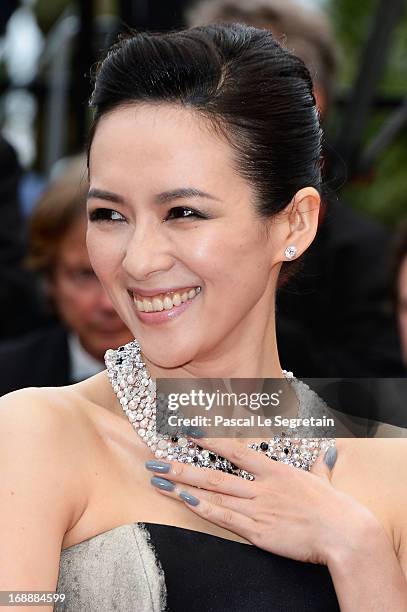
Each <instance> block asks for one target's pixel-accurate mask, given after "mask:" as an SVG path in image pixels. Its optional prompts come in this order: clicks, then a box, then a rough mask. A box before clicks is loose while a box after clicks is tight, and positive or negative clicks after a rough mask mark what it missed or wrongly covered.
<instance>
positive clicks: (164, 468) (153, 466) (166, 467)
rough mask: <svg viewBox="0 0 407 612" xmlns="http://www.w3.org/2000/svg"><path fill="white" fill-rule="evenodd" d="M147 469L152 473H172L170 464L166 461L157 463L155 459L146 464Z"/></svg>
mask: <svg viewBox="0 0 407 612" xmlns="http://www.w3.org/2000/svg"><path fill="white" fill-rule="evenodd" d="M144 465H145V467H146V468H147V469H148V470H151V471H152V472H159V473H160V474H167V473H168V472H169V471H170V467H171V466H170V464H169V463H166V462H165V461H156V460H155V459H150V460H149V461H146V462H145V464H144Z"/></svg>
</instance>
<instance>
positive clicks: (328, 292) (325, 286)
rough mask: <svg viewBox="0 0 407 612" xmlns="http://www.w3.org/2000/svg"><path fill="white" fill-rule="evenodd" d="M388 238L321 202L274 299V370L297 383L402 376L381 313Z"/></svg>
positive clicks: (395, 344)
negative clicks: (297, 260) (316, 221)
mask: <svg viewBox="0 0 407 612" xmlns="http://www.w3.org/2000/svg"><path fill="white" fill-rule="evenodd" d="M388 238H389V236H388V234H387V232H386V230H385V229H384V228H382V226H381V225H379V224H378V223H376V222H374V221H373V220H371V219H369V218H368V217H366V216H364V215H362V214H360V213H358V212H356V211H354V210H352V209H350V208H348V207H347V206H345V205H344V204H342V203H341V202H338V201H333V202H329V204H328V208H327V213H326V216H325V218H324V220H323V221H322V224H321V226H320V228H319V229H318V233H317V236H316V238H315V240H314V242H313V243H312V244H311V246H310V247H309V249H308V250H307V251H306V252H305V254H304V256H303V267H302V269H301V270H300V271H299V272H298V273H297V274H296V275H295V276H294V278H293V279H291V280H290V281H289V282H288V283H287V285H286V286H283V287H282V288H281V289H279V291H278V293H277V304H276V308H277V317H276V320H277V340H278V345H279V353H280V360H281V364H282V366H283V367H284V368H287V369H289V370H292V371H293V372H294V374H295V375H296V376H298V377H338V376H339V377H397V376H404V375H405V368H404V366H403V364H402V361H401V354H400V343H399V339H398V335H397V330H396V325H395V322H394V320H393V318H392V317H391V315H390V314H389V313H388V312H387V310H386V297H387V294H386V291H387V278H386V258H387V252H388Z"/></svg>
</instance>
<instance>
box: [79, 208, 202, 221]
mask: <svg viewBox="0 0 407 612" xmlns="http://www.w3.org/2000/svg"><path fill="white" fill-rule="evenodd" d="M190 217H192V218H195V219H207V218H208V217H207V216H206V215H204V214H202V213H200V212H198V211H197V210H194V209H193V208H187V207H186V206H175V207H174V208H171V209H170V210H169V211H168V214H167V216H166V218H165V220H172V219H174V220H176V219H187V218H190ZM89 221H92V222H98V221H99V222H101V221H104V222H111V223H112V222H116V221H119V222H121V223H122V222H123V221H126V218H125V217H123V215H121V214H120V213H119V212H117V211H116V210H112V209H110V208H95V210H92V211H91V212H90V213H89Z"/></svg>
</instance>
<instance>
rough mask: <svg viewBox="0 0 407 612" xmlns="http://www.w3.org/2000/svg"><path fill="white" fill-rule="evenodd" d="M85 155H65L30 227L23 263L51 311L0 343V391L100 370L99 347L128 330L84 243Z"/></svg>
mask: <svg viewBox="0 0 407 612" xmlns="http://www.w3.org/2000/svg"><path fill="white" fill-rule="evenodd" d="M87 189H88V184H87V179H86V160H85V158H84V157H83V156H78V157H76V158H73V159H70V160H68V161H67V163H66V166H65V169H64V170H63V171H62V173H61V174H60V176H58V177H57V178H56V179H55V180H53V181H52V182H51V184H50V186H49V187H48V189H47V190H46V191H45V192H44V194H43V196H42V197H41V198H40V200H39V202H38V204H37V206H36V208H35V210H34V212H33V215H32V218H31V219H30V228H29V258H28V264H29V267H30V268H31V269H33V270H35V271H36V272H37V273H39V275H40V276H41V278H42V283H43V290H44V294H45V295H46V297H47V299H48V302H49V304H50V308H51V309H52V311H53V313H55V317H54V318H53V320H52V322H51V323H50V324H49V325H47V326H45V327H41V328H40V329H37V330H36V331H34V332H32V333H30V334H28V335H25V336H22V337H21V338H18V339H16V340H13V341H11V340H10V341H7V342H3V343H2V344H1V345H0V370H1V375H0V394H1V395H4V394H6V393H9V392H10V391H14V390H16V389H21V388H23V387H30V386H61V385H67V384H70V383H73V382H77V381H80V380H84V379H86V378H88V377H89V376H92V375H94V374H96V373H97V372H99V371H101V370H103V369H104V359H103V358H104V353H105V351H106V350H107V349H108V348H111V347H112V346H115V347H118V346H119V345H121V344H124V343H126V342H128V341H129V340H130V339H131V334H130V332H129V331H128V329H127V327H126V326H125V324H124V323H123V322H122V320H121V319H120V318H119V316H118V315H117V313H116V311H115V309H114V308H113V305H112V303H111V301H110V299H109V298H108V296H107V295H106V293H105V291H104V289H103V287H102V286H101V284H100V282H99V280H98V278H97V277H96V275H95V274H94V272H93V270H92V267H91V264H90V261H89V256H88V252H87V248H86V226H87V219H86V206H85V201H86V195H87Z"/></svg>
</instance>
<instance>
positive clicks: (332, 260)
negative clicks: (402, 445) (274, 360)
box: [186, 0, 404, 377]
mask: <svg viewBox="0 0 407 612" xmlns="http://www.w3.org/2000/svg"><path fill="white" fill-rule="evenodd" d="M186 20H187V23H188V25H189V26H197V25H205V24H208V23H214V22H223V23H232V22H241V23H247V24H249V25H254V26H256V27H261V28H265V29H268V30H270V31H271V32H272V33H273V35H274V36H275V37H276V38H277V40H279V42H281V43H282V44H283V46H285V47H286V48H288V50H290V51H292V52H293V53H295V54H296V55H297V56H298V57H300V58H301V59H302V60H303V61H304V63H305V65H306V66H307V68H308V69H309V71H310V73H311V77H312V78H313V85H314V95H315V98H316V104H317V106H318V108H319V111H320V114H321V117H322V119H323V120H325V119H326V116H327V115H328V114H329V112H330V110H331V108H332V104H333V101H334V97H335V87H336V80H337V71H338V58H339V53H338V49H337V45H336V41H335V38H334V35H333V32H332V30H331V26H330V23H329V21H328V19H327V16H326V15H325V13H323V12H322V11H321V10H320V9H318V8H316V7H315V6H309V7H306V6H304V4H303V3H298V2H294V1H291V0H252V1H251V2H250V3H249V2H247V1H246V0H203V1H201V2H198V3H196V4H195V5H194V6H193V7H192V8H191V9H190V10H189V11H188V12H187V14H186ZM324 159H325V168H324V182H325V184H326V185H327V186H329V185H332V184H333V183H334V182H338V176H337V174H338V171H339V173H341V171H340V170H339V169H338V164H337V162H336V161H335V160H334V159H333V156H332V152H331V149H329V148H328V147H327V146H326V143H325V147H324ZM335 175H336V176H335ZM340 180H341V179H340ZM319 226H320V227H319V230H318V233H317V237H316V239H315V240H314V242H313V243H312V245H311V246H310V248H309V249H308V250H307V251H306V252H305V253H304V255H303V257H302V258H301V263H300V265H299V266H298V268H297V272H296V274H292V275H291V277H290V278H287V279H285V281H284V279H283V282H282V283H281V285H280V288H279V291H278V293H277V301H276V308H277V311H278V313H279V316H278V317H277V339H278V345H279V350H280V352H281V355H282V360H283V362H285V363H290V364H292V368H293V371H295V372H296V374H297V376H300V377H325V376H326V377H332V376H333V377H338V376H340V377H375V376H376V377H380V376H383V377H386V376H401V375H403V372H404V367H403V365H402V361H401V355H400V345H399V342H398V338H397V331H396V326H395V321H394V319H393V318H392V317H391V316H389V314H388V313H387V311H386V307H385V301H386V271H385V257H384V255H385V253H386V251H387V249H388V246H387V245H388V239H389V236H388V235H387V232H386V231H385V229H384V228H383V227H382V226H381V225H380V224H379V223H377V222H375V221H374V220H373V219H370V218H368V217H366V216H365V215H363V214H361V213H359V212H356V211H354V210H352V209H350V208H349V207H347V206H346V205H344V204H343V203H341V202H339V201H338V200H337V198H336V197H332V196H331V197H330V198H329V202H327V196H325V205H323V206H321V212H320V218H319ZM299 347H301V350H299ZM315 347H318V351H316V350H315Z"/></svg>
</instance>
